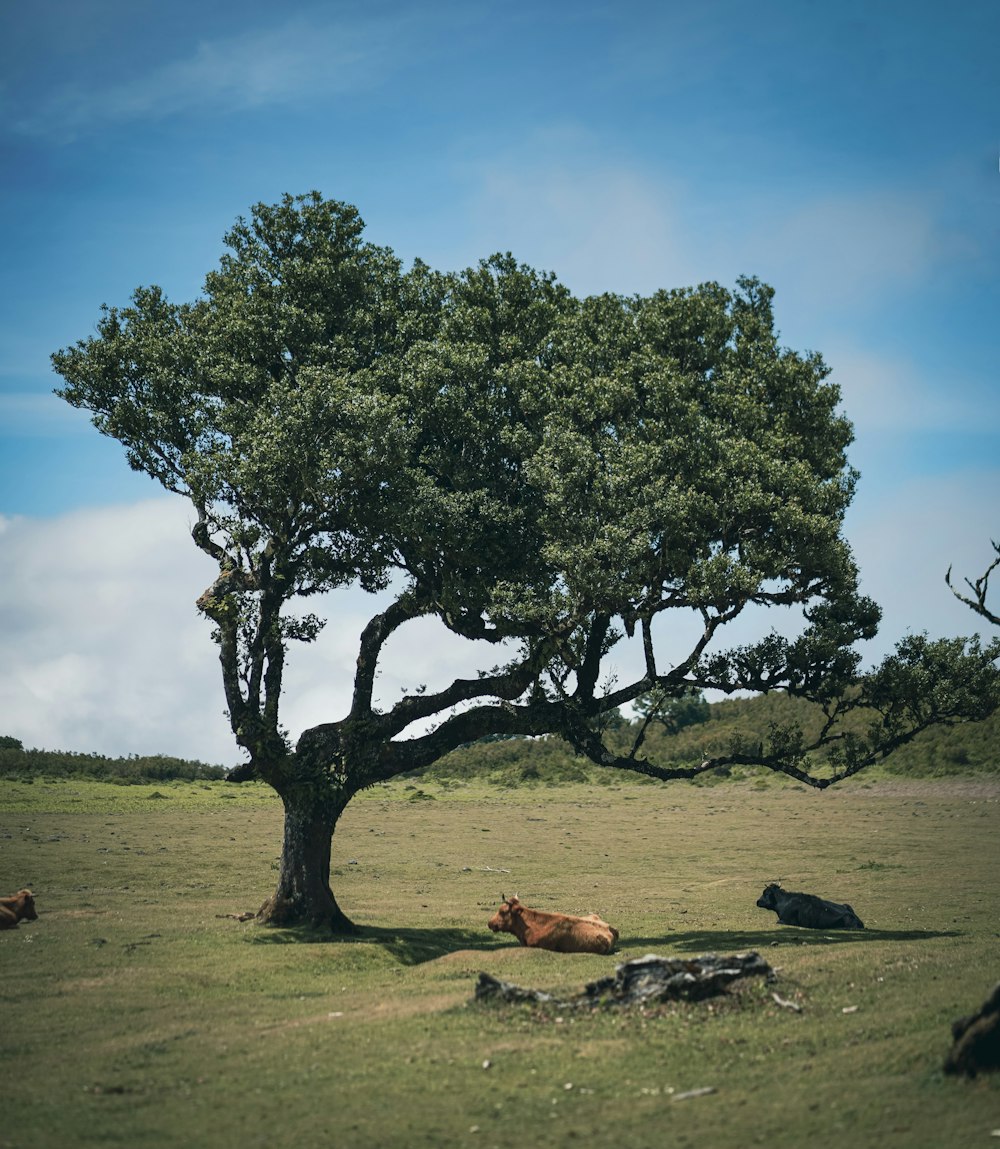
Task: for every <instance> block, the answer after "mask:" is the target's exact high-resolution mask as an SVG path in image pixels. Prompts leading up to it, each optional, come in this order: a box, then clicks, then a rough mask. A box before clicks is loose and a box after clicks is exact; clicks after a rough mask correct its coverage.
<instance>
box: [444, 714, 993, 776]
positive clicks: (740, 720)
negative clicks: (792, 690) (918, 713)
mask: <svg viewBox="0 0 1000 1149" xmlns="http://www.w3.org/2000/svg"><path fill="white" fill-rule="evenodd" d="M820 721H821V718H820V715H819V711H818V709H817V708H816V707H813V706H811V704H809V703H807V702H803V701H802V700H800V699H795V698H790V697H788V696H787V695H785V694H772V695H767V696H764V697H758V698H745V699H744V698H738V699H727V700H726V701H724V702H716V703H713V704H712V705H711V706H710V707H709V708H708V717H707V720H706V721H704V722H700V723H697V724H695V725H691V726H687V727H685V728H684V729H683V730H681V731H679V732H678V733H676V734H668V733H666V732H665V731H663V730H662V729H661V728H657V727H651V728H650V730H649V732H648V733H647V738H646V743H645V756H646V757H648V758H650V759H651V760H653V761H656V762H658V763H661V764H664V765H669V764H677V765H691V764H693V763H695V762H700V761H702V760H703V759H704V758H705V757H708V756H711V755H717V754H724V753H726V752H727V751H728V750H730V749H731V747H732V746H733V744H734V742H735V743H740V742H741V743H743V744H745V745H751V746H753V745H756V744H757V743H759V742H766V741H767V738H768V732H769V728H770V726H771V725H772V724H777V725H784V724H788V723H791V722H801V723H802V725H803V727H804V728H805V729H806V731H807V732H808V731H809V730H810V729H815V728H817V727H818V726H819V724H820ZM637 729H638V726H637V724H635V723H623V724H622V725H621V726H620V727H619V728H618V729H616V730H614V731H613V732H611V734H610V735H609V741H610V742H611V743H612V745H613V746H614V747H615V749H618V750H619V751H621V752H626V751H627V750H628V749H629V748H630V747H631V745H632V742H633V741H634V738H635V735H636V732H637ZM480 771H483V772H485V773H487V774H488V775H489V777H490V778H491V780H493V781H494V782H497V783H499V784H501V785H516V784H517V783H518V782H531V781H543V782H544V781H550V782H553V781H578V780H581V779H583V778H589V779H590V780H591V781H596V782H602V781H605V782H606V781H610V780H611V779H612V778H613V779H614V780H615V781H619V780H622V779H623V778H624V777H625V775H619V774H612V773H611V772H609V771H607V770H603V769H602V768H600V767H597V766H594V765H592V764H591V763H588V762H587V761H586V759H582V758H579V757H577V756H575V755H574V753H573V751H572V749H571V747H569V746H568V745H567V744H566V743H565V742H563V741H562V740H561V739H559V738H540V739H533V740H532V739H510V740H506V741H499V742H480V743H476V744H475V745H472V746H466V747H463V748H462V749H460V750H456V751H455V752H454V753H452V754H449V755H448V756H447V757H446V758H443V759H441V761H440V762H438V763H436V764H435V765H434V766H433V767H431V768H430V770H429V771H427V774H428V776H431V777H435V778H440V779H445V778H463V777H469V776H471V775H472V774H475V773H478V772H480ZM870 772H871V773H876V772H877V773H878V774H879V775H880V776H881V775H897V776H898V775H907V776H912V777H921V778H928V777H937V776H944V775H966V774H968V775H973V774H1000V714H994V715H993V716H992V717H991V718H989V719H987V720H986V721H985V722H977V723H968V724H965V725H962V726H956V727H938V728H937V729H934V730H929V731H926V732H925V733H924V734H922V735H920V736H919V737H918V738H916V739H915V740H914V741H913V742H912V743H911V744H910V745H909V746H905V747H903V748H902V749H900V750H897V751H896V753H895V754H893V755H891V756H890V757H889V758H888V759H887V760H886V761H885V762H884V763H881V764H879V765H878V766H877V767H873V768H871V771H870ZM722 773H723V774H728V773H729V772H728V771H727V770H725V768H723V771H722ZM732 773H733V774H734V775H738V776H741V777H742V776H746V775H747V774H748V773H749V771H748V770H746V769H742V768H736V769H734V770H733V771H732ZM637 780H639V781H644V779H641V778H638V777H637ZM711 780H718V779H717V778H715V779H711Z"/></svg>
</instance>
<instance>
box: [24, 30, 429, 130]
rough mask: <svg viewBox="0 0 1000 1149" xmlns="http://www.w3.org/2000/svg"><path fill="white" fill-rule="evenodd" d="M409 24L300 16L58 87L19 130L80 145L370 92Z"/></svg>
mask: <svg viewBox="0 0 1000 1149" xmlns="http://www.w3.org/2000/svg"><path fill="white" fill-rule="evenodd" d="M409 23H410V21H408V20H406V21H402V26H401V21H400V20H396V21H395V22H394V23H393V24H391V25H390V24H389V23H379V22H375V21H371V22H368V23H364V24H361V23H359V24H351V23H348V22H346V21H340V22H331V21H329V20H327V19H324V18H323V17H322V16H317V17H315V18H313V19H310V18H308V17H306V16H302V15H299V16H294V17H292V18H291V19H289V20H286V21H285V22H284V23H282V24H276V25H273V26H271V27H267V28H252V29H250V30H248V31H245V32H241V33H239V34H238V35H235V36H231V37H229V38H226V39H217V40H209V41H205V40H203V41H200V42H197V43H196V44H194V45H193V46H192V47H191V48H190V49H189V51H188V52H187V54H186V55H183V56H178V57H176V58H174V59H171V60H167V61H166V62H165V63H163V64H161V65H160V66H159V67H156V68H153V69H151V70H149V71H146V72H144V73H143V74H141V75H137V76H134V77H132V78H123V79H118V80H116V81H114V80H113V81H111V82H108V81H107V80H104V78H103V77H96V76H91V77H88V79H87V81H86V82H85V83H84V84H81V85H68V86H65V87H62V88H57V89H55V90H54V91H52V92H51V93H50V94H49V96H48V97H47V98H45V99H43V100H42V101H41V103H40V104H39V106H38V107H37V109H36V110H35V111H34V112H33V113H32V114H30V115H28V116H26V117H24V118H23V119H22V120H21V121H20V122H19V123H18V124H17V125H16V126H17V128H18V129H19V130H20V131H21V132H24V133H25V134H28V135H42V136H48V135H52V136H56V137H61V138H67V137H68V138H72V137H74V136H76V135H78V134H80V133H81V132H87V131H92V130H95V129H98V128H100V127H102V126H106V125H111V124H120V123H129V122H134V121H137V120H145V119H149V118H154V119H164V118H168V117H172V116H176V115H180V114H187V113H196V114H197V115H199V116H203V115H205V114H206V113H218V112H241V111H252V110H256V109H260V108H264V107H269V106H287V105H290V104H294V103H298V102H301V101H304V100H315V99H316V98H318V97H320V96H330V95H335V94H337V93H341V92H345V91H349V90H353V89H356V88H359V87H369V86H371V85H372V84H376V83H380V82H381V81H382V80H383V79H384V77H385V76H386V74H387V72H388V71H389V69H390V68H391V67H393V66H394V65H395V64H396V63H397V62H398V53H399V46H400V45H401V44H403V43H405V38H406V32H407V27H408V25H409Z"/></svg>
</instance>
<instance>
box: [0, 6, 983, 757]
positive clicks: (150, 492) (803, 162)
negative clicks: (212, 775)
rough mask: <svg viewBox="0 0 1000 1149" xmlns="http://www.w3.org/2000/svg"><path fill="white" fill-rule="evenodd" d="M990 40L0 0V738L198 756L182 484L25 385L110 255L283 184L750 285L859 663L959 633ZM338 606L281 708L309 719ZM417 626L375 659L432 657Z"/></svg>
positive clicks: (129, 278)
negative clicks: (133, 463) (844, 579)
mask: <svg viewBox="0 0 1000 1149" xmlns="http://www.w3.org/2000/svg"><path fill="white" fill-rule="evenodd" d="M998 42H1000V6H998V5H997V4H996V3H995V2H994V0H988V2H987V0H982V2H980V0H959V2H957V3H953V4H950V5H947V6H943V5H940V4H931V3H924V2H921V0H908V2H906V3H903V2H895V0H889V2H877V0H876V2H872V0H868V2H867V3H853V2H847V3H841V4H839V5H837V6H832V5H822V6H821V5H817V4H811V3H804V2H801V0H794V2H793V0H770V2H768V0H764V2H761V3H757V4H754V5H746V4H742V3H736V2H730V0H720V2H714V3H713V2H706V3H704V4H702V5H700V6H695V5H691V4H688V3H684V4H681V3H675V2H673V0H661V2H659V3H655V4H654V3H634V4H631V5H622V4H610V3H607V4H606V3H586V2H577V3H572V4H571V3H568V2H563V0H559V2H553V3H539V2H537V0H536V2H535V3H531V4H529V3H522V2H520V0H514V2H509V3H505V4H502V5H501V4H483V3H475V2H464V3H426V4H422V5H408V4H402V3H397V2H385V3H365V4H363V5H362V4H350V3H339V2H332V3H316V4H309V3H301V2H298V0H291V2H289V3H286V4H285V5H283V6H280V7H279V6H276V5H272V4H267V5H265V4H260V3H256V2H253V0H250V2H247V0H242V2H241V3H238V4H237V3H230V2H224V3H215V4H199V5H195V4H192V3H190V2H189V0H177V2H175V3H174V4H172V5H169V6H165V5H159V4H152V3H145V2H143V0H130V2H129V3H125V2H124V0H103V2H102V0H95V2H92V3H89V4H86V5H81V4H78V3H68V2H66V0H52V2H49V3H47V4H45V5H17V6H14V5H7V6H5V9H4V11H3V13H2V15H0V113H2V114H0V229H2V237H0V238H2V241H3V243H2V250H3V252H4V258H3V260H2V261H0V298H2V308H0V612H2V613H0V667H2V669H0V726H2V727H3V729H2V730H0V733H3V732H8V733H12V734H14V735H15V736H17V737H21V738H22V739H23V740H24V741H25V743H26V744H29V745H38V746H50V747H51V746H61V747H65V748H72V749H81V750H100V751H103V752H109V753H129V752H152V751H164V752H168V753H184V754H190V755H192V756H196V757H202V758H210V759H212V760H227V761H228V760H232V758H233V754H232V750H231V738H230V736H229V734H228V732H227V730H226V727H225V723H224V721H223V720H222V718H221V709H222V701H221V689H220V688H219V687H218V684H217V682H216V679H217V677H218V675H217V668H216V666H215V663H214V657H213V651H212V648H211V645H210V643H209V640H208V628H207V626H206V624H205V623H204V621H203V620H200V619H199V618H198V617H197V616H196V614H195V612H194V608H193V599H194V598H195V597H196V596H197V594H198V593H199V591H200V589H202V588H203V586H204V584H205V583H206V582H207V581H208V577H209V575H210V572H206V571H205V569H204V567H203V566H202V565H201V559H200V556H198V555H197V554H195V553H194V549H193V547H192V546H191V544H190V542H189V541H188V540H187V539H186V537H185V521H186V520H185V509H184V507H183V506H182V505H180V504H179V502H178V501H176V500H170V499H167V498H165V497H164V496H162V495H161V493H160V492H159V490H158V488H156V487H155V486H154V485H153V484H152V483H151V482H150V481H149V480H146V479H144V478H143V477H142V476H138V475H134V474H132V473H131V472H129V470H128V469H127V467H126V465H125V463H124V460H123V456H122V453H121V450H120V448H119V447H118V446H117V445H116V444H115V443H113V442H111V441H108V440H104V439H102V438H101V437H100V436H99V435H98V434H97V433H96V432H94V431H93V430H92V429H91V428H90V427H89V424H88V423H87V421H86V419H85V418H84V417H83V416H81V415H80V413H78V412H74V411H72V410H71V409H69V408H68V407H66V405H65V404H63V403H62V402H61V401H60V400H58V399H56V398H54V397H53V396H52V393H51V392H52V388H53V387H54V386H55V385H56V384H57V382H58V380H57V379H56V378H55V377H54V376H53V375H52V373H51V368H50V365H49V355H50V353H51V352H52V351H54V350H56V349H58V348H61V347H64V346H67V345H68V344H70V343H72V342H74V341H75V340H77V339H80V338H84V337H86V336H87V335H89V334H91V333H92V332H93V330H94V325H95V322H96V320H97V317H98V314H99V307H100V305H101V304H102V303H109V304H122V303H125V302H126V301H127V300H128V297H129V295H130V294H131V292H132V290H133V289H134V288H135V287H136V286H138V285H140V284H149V283H157V284H159V285H161V286H162V287H163V288H164V289H165V290H166V292H167V293H168V295H169V296H170V297H171V298H173V299H175V300H177V301H181V300H185V299H192V298H194V297H196V296H197V294H198V293H199V291H200V288H201V284H202V281H203V278H204V275H205V273H206V272H207V271H208V270H210V269H211V268H212V267H213V266H214V264H215V263H216V261H217V260H218V257H219V255H220V254H221V251H222V244H221V238H222V235H223V233H224V232H225V231H226V230H227V228H228V227H229V226H230V225H231V224H232V222H233V221H234V220H235V218H236V217H237V216H239V215H241V214H247V213H248V211H249V208H250V206H251V205H252V204H253V203H255V202H258V201H265V202H274V201H276V200H277V199H278V198H280V196H281V195H282V194H283V193H284V192H292V193H300V192H305V191H308V190H310V189H312V188H316V189H319V190H320V191H321V192H322V193H323V194H324V195H327V196H330V197H332V198H337V199H342V200H347V201H348V202H351V203H354V204H356V205H357V206H358V208H359V209H360V211H361V213H362V215H363V217H364V218H365V220H366V221H367V225H368V229H367V234H368V238H370V239H371V240H373V241H375V242H378V243H381V244H387V245H389V246H391V247H392V248H394V250H395V251H396V252H397V253H398V254H399V255H400V256H401V257H402V258H403V259H404V260H405V261H407V262H408V261H409V260H411V259H413V258H414V257H416V256H420V257H421V258H423V259H424V260H426V261H427V262H429V263H430V264H432V265H434V266H437V267H441V268H456V267H463V266H467V265H469V264H471V263H473V262H475V261H476V260H477V259H479V258H480V257H482V256H486V255H488V254H490V253H492V252H493V251H497V250H511V251H513V252H514V254H515V255H516V256H517V257H518V258H519V259H521V260H523V261H525V262H527V263H530V264H532V265H534V266H536V267H543V268H547V269H551V270H553V271H555V272H556V273H557V274H558V275H559V277H560V278H561V279H562V280H563V281H564V282H566V283H567V284H568V285H569V286H570V287H571V288H572V289H573V290H574V291H576V292H578V293H590V292H598V291H605V290H612V291H618V292H623V293H632V292H643V293H646V292H650V291H653V290H655V289H656V288H659V287H676V286H683V285H687V284H693V283H698V282H702V281H705V280H709V279H717V280H720V281H721V282H723V283H725V284H727V285H730V286H731V285H732V283H733V281H734V280H735V278H736V277H737V276H738V275H740V274H755V275H759V276H760V277H761V278H763V279H765V280H767V281H768V282H770V283H771V284H772V285H773V286H774V287H775V289H776V292H777V295H776V300H775V306H776V313H777V318H778V325H779V327H780V328H781V331H782V336H783V340H784V341H785V342H786V343H787V344H789V345H790V346H793V347H796V348H798V349H800V350H802V349H807V348H808V349H815V350H818V351H821V352H822V353H823V354H824V356H825V357H826V359H827V361H828V362H829V363H830V365H831V366H832V368H833V378H834V380H835V381H836V382H838V383H839V384H840V386H841V388H842V391H843V396H844V409H845V411H846V413H847V414H848V416H849V417H850V418H851V419H852V420H853V421H854V423H855V429H856V443H855V445H854V448H853V450H852V461H853V462H854V464H855V465H856V466H857V467H859V469H860V470H861V472H862V480H861V485H860V488H859V493H858V496H857V498H856V501H855V506H854V508H853V509H852V511H851V514H850V517H849V520H848V524H847V533H848V537H849V538H850V539H851V541H852V543H853V545H854V547H855V551H856V554H857V556H858V560H859V563H860V566H861V569H862V572H863V578H864V586H865V589H866V590H868V592H869V593H871V594H873V595H874V596H875V597H876V598H877V599H878V600H879V601H880V602H881V603H882V604H883V606H884V608H885V623H884V626H883V635H884V637H883V639H882V640H881V641H880V642H877V643H876V644H874V645H873V647H872V650H871V654H872V656H873V657H874V656H876V655H878V654H879V653H881V652H882V650H884V649H885V648H887V647H888V646H891V644H892V642H894V641H895V640H896V639H897V638H898V637H900V636H901V635H902V634H904V633H906V631H907V630H925V629H926V630H929V631H930V632H931V633H933V634H945V633H948V634H954V633H968V632H971V631H974V630H976V629H977V621H978V620H976V619H975V618H974V617H973V616H972V615H971V614H969V613H968V612H967V611H964V609H963V608H961V607H960V606H959V605H958V604H957V603H954V602H953V601H952V600H951V598H950V596H949V595H948V592H947V589H946V588H945V586H944V583H943V575H944V571H945V570H946V569H947V567H948V565H949V564H950V563H954V564H955V568H956V571H957V572H959V573H961V574H969V575H977V574H979V573H981V571H982V570H983V569H985V566H986V565H987V563H988V561H989V558H990V556H991V554H992V552H991V550H990V548H989V540H990V538H991V537H1000V522H998V516H997V510H996V508H997V505H998V501H1000V499H998V496H1000V379H998V369H997V351H998V342H1000V340H998V334H997V332H998V326H1000V324H998V316H1000V275H998V268H1000V260H998V256H1000V210H998V209H1000V170H998V160H1000V79H998V76H1000V69H998V68H997V66H996V50H997V45H998ZM175 503H176V504H177V505H175ZM335 609H336V608H335ZM345 609H346V611H347V618H348V619H349V621H348V622H346V623H343V624H342V625H339V626H338V627H337V628H336V629H337V636H335V637H327V638H325V639H324V642H325V643H326V646H321V647H319V648H317V649H315V650H310V651H308V652H303V654H302V656H301V658H299V660H298V662H299V666H300V668H301V669H300V670H299V671H297V672H295V673H297V674H300V675H301V678H299V679H296V678H294V675H293V681H292V682H291V683H290V686H289V694H288V699H289V713H290V725H291V726H292V727H293V730H294V726H295V724H296V722H298V723H300V724H304V723H306V722H309V721H319V720H328V719H330V718H333V717H337V716H338V714H337V711H338V706H339V702H338V700H339V699H340V697H341V694H340V691H341V690H342V683H341V679H342V677H343V675H342V664H343V662H344V661H345V660H347V662H348V663H349V662H350V661H351V658H352V655H351V646H352V643H353V641H354V637H355V636H356V634H357V629H358V628H359V626H360V622H359V621H358V620H361V619H362V618H363V616H364V612H365V610H366V604H365V603H363V602H361V601H360V600H357V599H351V600H350V601H349V602H348V604H347V606H346V607H345ZM352 612H354V613H352ZM355 624H357V625H355ZM352 626H355V629H354V630H353V631H352V630H351V627H352ZM330 629H331V631H332V630H333V629H334V628H333V625H332V624H331V628H330ZM428 646H430V648H431V649H432V650H434V652H435V654H436V659H435V661H434V665H429V666H426V667H423V666H421V665H420V658H421V657H422V652H423V651H424V650H425V649H427V648H428ZM449 649H450V648H449V647H448V646H447V644H446V643H443V642H442V643H441V644H440V645H435V643H428V640H427V637H426V636H423V637H421V638H419V640H418V639H413V640H411V641H410V644H409V645H407V646H405V647H403V648H401V651H400V654H401V657H402V659H403V661H404V662H407V663H408V664H409V663H414V665H413V666H412V672H413V674H414V675H416V674H417V672H420V673H423V672H424V671H426V676H427V677H432V676H433V675H434V674H436V673H438V672H442V673H447V672H448V671H449V670H450V668H451V667H452V665H453V664H452V662H451V661H450V659H451V655H450V654H448V653H446V652H447V651H448V650H449ZM455 657H456V658H457V657H458V655H456V656H455ZM387 674H389V672H388V671H387ZM389 679H390V680H391V682H392V683H393V684H395V683H396V682H397V681H398V679H397V677H396V676H395V672H392V674H390V675H389ZM423 680H426V678H424V679H423ZM403 681H404V682H405V677H404V678H403ZM410 684H411V685H412V682H411V683H410Z"/></svg>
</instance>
